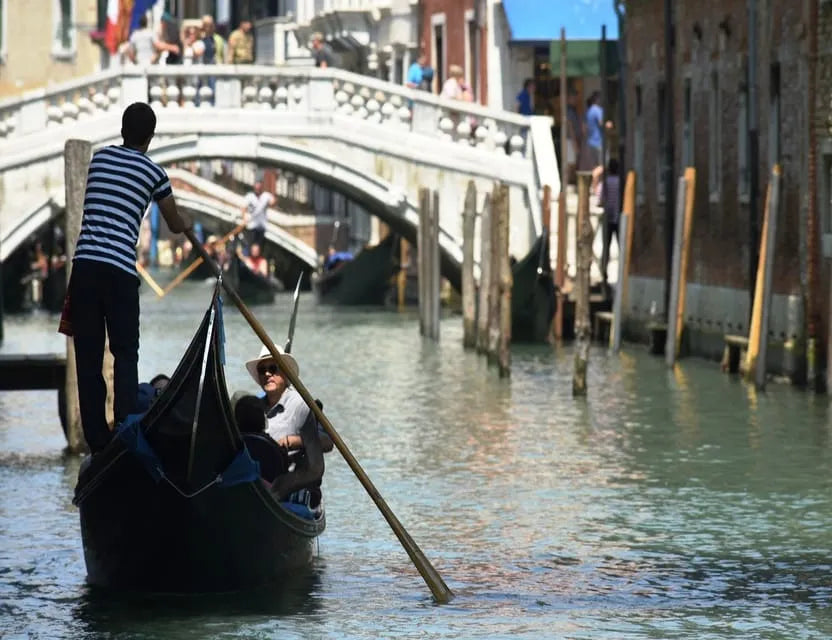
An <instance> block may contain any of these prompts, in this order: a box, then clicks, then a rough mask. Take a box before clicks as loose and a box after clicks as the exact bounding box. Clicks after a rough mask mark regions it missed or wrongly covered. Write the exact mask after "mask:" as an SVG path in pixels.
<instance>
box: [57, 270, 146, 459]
mask: <svg viewBox="0 0 832 640" xmlns="http://www.w3.org/2000/svg"><path fill="white" fill-rule="evenodd" d="M70 309H71V315H72V331H73V341H74V344H75V370H76V372H77V374H78V399H79V404H80V409H81V423H82V425H83V428H84V437H85V438H86V440H87V444H88V445H89V447H90V450H91V451H92V452H93V453H95V452H97V451H100V450H101V449H103V448H104V447H105V446H106V445H107V443H108V442H109V441H110V437H111V432H110V429H109V428H108V426H107V419H106V414H105V403H106V400H107V386H106V384H105V382H104V376H103V375H102V367H103V364H104V341H105V337H108V338H109V341H110V353H112V354H113V360H114V362H113V377H114V381H113V386H114V395H115V398H114V407H113V408H114V413H115V423H116V424H118V423H119V422H121V421H122V420H124V418H126V417H127V416H128V415H129V414H131V413H133V412H134V409H135V406H136V398H137V389H138V387H139V374H138V363H139V280H138V278H137V277H136V276H134V275H132V274H130V273H127V272H126V271H124V270H122V269H119V268H117V267H114V266H111V265H108V264H106V263H103V262H95V261H92V260H76V261H75V262H74V264H73V267H72V280H71V283H70ZM105 328H106V333H105Z"/></svg>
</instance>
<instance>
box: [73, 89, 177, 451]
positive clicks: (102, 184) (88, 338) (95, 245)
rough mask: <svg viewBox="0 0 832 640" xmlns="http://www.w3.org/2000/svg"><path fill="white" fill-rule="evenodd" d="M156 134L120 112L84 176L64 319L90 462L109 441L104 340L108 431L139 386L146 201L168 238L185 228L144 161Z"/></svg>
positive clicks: (165, 186)
mask: <svg viewBox="0 0 832 640" xmlns="http://www.w3.org/2000/svg"><path fill="white" fill-rule="evenodd" d="M155 131H156V115H155V114H154V113H153V109H151V108H150V105H148V104H146V103H144V102H135V103H133V104H131V105H130V106H129V107H127V108H126V109H125V110H124V114H123V115H122V119H121V135H122V138H123V143H122V144H121V145H120V146H116V145H110V146H107V147H104V148H103V149H99V150H98V151H96V152H95V153H94V154H93V156H92V160H91V162H90V166H89V172H88V174H87V188H86V194H85V196H84V214H83V217H82V219H81V234H80V236H79V237H78V243H77V245H76V247H75V255H74V256H73V258H72V265H73V266H72V277H71V280H70V284H69V288H68V294H67V303H66V305H65V315H66V316H68V319H69V320H70V324H71V328H70V327H66V326H65V323H64V322H62V323H61V324H62V328H61V330H62V331H64V332H71V335H72V336H73V341H74V345H75V368H76V371H77V374H78V396H79V398H78V399H79V403H80V409H81V423H82V425H83V429H84V437H85V438H86V441H87V444H88V445H89V447H90V451H91V452H92V453H93V454H95V453H97V452H98V451H101V449H103V448H104V447H105V446H106V445H107V444H108V443H109V441H110V438H111V435H112V434H111V431H110V429H109V428H108V426H107V420H106V417H105V401H106V398H107V387H106V384H105V382H104V376H103V375H102V367H103V363H104V340H105V328H106V336H108V337H109V340H110V352H111V353H112V354H113V358H114V366H113V371H114V378H115V381H114V387H115V389H114V391H115V402H114V405H115V406H114V413H115V422H116V424H118V423H120V422H121V421H122V420H124V419H125V418H126V417H127V416H128V415H130V414H131V413H134V412H135V408H136V403H137V397H136V389H137V388H138V385H139V376H138V362H139V278H138V273H137V271H136V243H137V241H138V238H139V226H140V225H141V221H142V216H143V214H144V212H145V210H146V209H147V207H148V204H150V202H151V200H152V201H155V202H156V203H157V204H158V205H159V210H160V211H161V213H162V216H163V217H164V219H165V222H166V223H167V225H168V227H169V228H170V230H171V231H172V232H174V233H182V232H183V231H186V230H188V229H191V228H192V223H191V221H190V219H189V218H188V217H187V216H185V215H184V214H182V213H180V212H179V210H178V209H177V207H176V200H175V199H174V197H173V192H172V190H171V186H170V181H169V180H168V176H167V173H165V170H164V169H163V168H162V167H160V166H159V165H157V164H156V163H155V162H153V161H152V160H151V159H150V158H148V157H147V156H146V155H145V153H146V152H147V148H148V146H149V145H150V141H151V139H152V138H153V134H154V133H155Z"/></svg>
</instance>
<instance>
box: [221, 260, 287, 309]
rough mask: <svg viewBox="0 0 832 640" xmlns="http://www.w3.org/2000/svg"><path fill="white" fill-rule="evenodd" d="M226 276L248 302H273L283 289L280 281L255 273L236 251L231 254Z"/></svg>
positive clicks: (244, 300)
mask: <svg viewBox="0 0 832 640" xmlns="http://www.w3.org/2000/svg"><path fill="white" fill-rule="evenodd" d="M226 277H227V278H228V279H229V282H230V283H231V284H232V286H233V287H234V288H235V289H236V290H237V293H238V294H240V298H242V300H243V302H245V303H246V304H271V303H272V302H274V294H275V292H276V291H280V290H281V289H282V286H281V283H280V282H279V281H277V280H275V279H274V278H272V277H269V276H262V275H260V274H259V273H255V272H254V271H252V270H251V269H250V268H249V266H248V265H247V264H246V263H245V261H244V260H242V259H241V258H240V257H239V256H238V255H237V254H236V253H232V254H231V261H230V265H229V269H228V273H227V274H226Z"/></svg>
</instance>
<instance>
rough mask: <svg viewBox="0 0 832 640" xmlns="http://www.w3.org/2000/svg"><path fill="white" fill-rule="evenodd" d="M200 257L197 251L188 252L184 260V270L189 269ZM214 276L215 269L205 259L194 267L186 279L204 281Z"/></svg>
mask: <svg viewBox="0 0 832 640" xmlns="http://www.w3.org/2000/svg"><path fill="white" fill-rule="evenodd" d="M198 258H199V253H198V252H197V251H191V252H190V254H188V257H187V258H186V259H185V260H184V261H183V262H182V271H185V270H186V269H188V268H189V267H190V266H191V264H193V263H194V261H196V260H197V259H198ZM213 277H214V271H213V270H212V269H211V266H210V265H209V264H207V263H206V262H205V261H204V260H203V261H202V262H200V263H199V265H197V266H196V267H194V269H193V271H191V272H190V273H189V274H188V276H187V278H186V279H187V280H199V281H203V280H208V279H209V278H213Z"/></svg>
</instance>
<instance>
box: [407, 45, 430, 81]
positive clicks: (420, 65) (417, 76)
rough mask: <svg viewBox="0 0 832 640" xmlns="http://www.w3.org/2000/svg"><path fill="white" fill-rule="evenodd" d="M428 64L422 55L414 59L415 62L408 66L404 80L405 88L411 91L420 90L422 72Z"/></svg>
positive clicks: (425, 57) (426, 58) (422, 77)
mask: <svg viewBox="0 0 832 640" xmlns="http://www.w3.org/2000/svg"><path fill="white" fill-rule="evenodd" d="M427 64H428V57H427V56H426V55H425V54H424V53H422V54H419V57H418V58H417V59H416V62H414V63H413V64H411V65H410V68H409V69H408V70H407V80H405V83H404V84H405V86H406V87H410V88H411V89H421V88H422V80H423V79H424V70H425V67H426V66H427Z"/></svg>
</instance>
